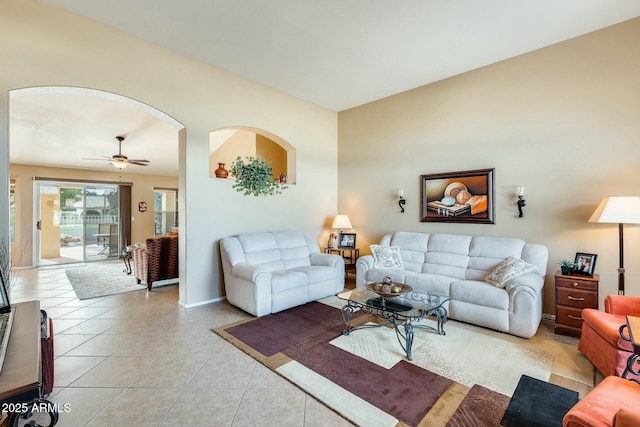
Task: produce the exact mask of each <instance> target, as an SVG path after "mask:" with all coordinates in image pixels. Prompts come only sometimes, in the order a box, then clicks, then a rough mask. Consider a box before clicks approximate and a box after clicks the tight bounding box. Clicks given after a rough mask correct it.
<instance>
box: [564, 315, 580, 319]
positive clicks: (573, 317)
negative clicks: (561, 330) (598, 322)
mask: <svg viewBox="0 0 640 427" xmlns="http://www.w3.org/2000/svg"><path fill="white" fill-rule="evenodd" d="M567 317H568V318H569V319H573V320H582V317H576V316H572V315H570V314H568V315H567Z"/></svg>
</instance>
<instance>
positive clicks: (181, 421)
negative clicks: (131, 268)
mask: <svg viewBox="0 0 640 427" xmlns="http://www.w3.org/2000/svg"><path fill="white" fill-rule="evenodd" d="M132 280H135V279H133V277H132ZM10 296H11V301H12V303H16V302H21V301H30V300H34V299H37V300H40V306H41V308H43V309H45V310H46V311H47V313H48V314H49V316H50V317H51V318H53V328H54V353H55V368H54V369H55V388H54V391H53V393H52V394H51V396H50V400H51V401H52V402H54V403H58V404H60V405H62V404H68V405H67V407H68V408H69V410H68V411H66V412H65V411H62V412H60V420H59V422H58V424H57V426H60V427H68V426H122V425H136V426H187V425H189V426H192V425H202V426H332V427H333V426H350V425H351V424H350V423H349V422H347V421H346V420H344V419H343V418H342V417H340V416H339V415H337V414H336V413H335V412H333V411H331V410H330V409H328V408H327V407H325V406H324V405H323V404H321V403H319V402H318V401H317V400H315V399H314V398H312V397H311V396H309V395H308V394H306V393H304V392H303V391H301V390H300V389H298V388H297V387H295V386H293V385H292V384H290V383H289V382H288V381H286V380H284V379H283V378H281V377H279V376H278V375H277V374H275V373H273V372H272V371H270V370H269V369H268V368H265V367H264V366H262V365H261V364H260V363H258V362H256V361H255V360H254V359H252V358H251V357H249V356H247V355H246V354H245V353H243V352H242V351H240V350H238V349H237V348H235V347H234V346H233V345H231V344H229V343H227V342H226V341H224V340H223V339H222V338H220V337H218V336H217V335H216V334H215V333H213V332H212V331H211V328H215V327H218V326H222V325H225V324H228V323H231V322H234V321H237V320H240V319H243V318H245V317H248V315H247V314H245V313H243V312H242V311H240V310H238V309H236V308H234V307H233V306H231V305H230V304H228V303H226V302H219V303H214V304H208V305H204V306H200V307H194V308H190V309H185V308H183V307H181V306H179V305H178V303H177V301H178V289H177V286H176V285H171V286H165V287H160V288H154V290H153V291H152V292H147V291H136V292H130V293H126V294H120V295H113V296H108V297H103V298H97V299H89V300H82V301H80V300H78V298H77V297H76V295H75V293H74V291H73V288H72V287H71V285H70V284H69V281H68V280H67V277H66V275H65V270H64V267H58V268H41V269H29V270H19V271H18V274H17V278H16V280H15V281H14V284H13V286H12V288H11V290H10Z"/></svg>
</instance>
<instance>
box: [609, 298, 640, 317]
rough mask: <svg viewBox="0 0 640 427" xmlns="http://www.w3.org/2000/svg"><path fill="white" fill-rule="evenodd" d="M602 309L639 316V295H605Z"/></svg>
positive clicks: (612, 312)
mask: <svg viewBox="0 0 640 427" xmlns="http://www.w3.org/2000/svg"><path fill="white" fill-rule="evenodd" d="M604 311H605V312H607V313H611V314H624V315H627V314H629V315H632V316H640V297H632V296H628V295H607V296H606V297H605V298H604Z"/></svg>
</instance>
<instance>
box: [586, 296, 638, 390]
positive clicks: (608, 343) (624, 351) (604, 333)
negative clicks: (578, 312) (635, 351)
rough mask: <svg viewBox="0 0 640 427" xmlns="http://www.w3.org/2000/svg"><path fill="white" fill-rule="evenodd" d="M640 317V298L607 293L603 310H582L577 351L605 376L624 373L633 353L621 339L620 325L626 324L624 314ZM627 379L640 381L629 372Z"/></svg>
mask: <svg viewBox="0 0 640 427" xmlns="http://www.w3.org/2000/svg"><path fill="white" fill-rule="evenodd" d="M627 315H632V316H640V297H632V296H626V295H607V296H606V297H605V299H604V312H602V311H598V310H595V309H592V308H585V309H583V310H582V320H583V321H582V335H581V337H580V342H579V344H578V350H579V351H580V352H582V354H584V355H585V356H586V357H587V359H589V360H590V361H591V363H593V365H594V366H595V367H596V369H598V371H600V372H601V373H602V375H603V376H605V377H607V376H609V375H616V376H618V377H619V376H621V375H622V373H623V372H624V369H625V367H626V366H627V359H628V358H629V356H631V354H632V353H631V350H632V346H631V343H630V342H628V341H625V340H623V339H622V338H620V332H619V330H620V326H622V325H624V324H626V318H625V316H627ZM627 378H635V379H639V380H640V376H635V375H633V374H629V375H628V377H627Z"/></svg>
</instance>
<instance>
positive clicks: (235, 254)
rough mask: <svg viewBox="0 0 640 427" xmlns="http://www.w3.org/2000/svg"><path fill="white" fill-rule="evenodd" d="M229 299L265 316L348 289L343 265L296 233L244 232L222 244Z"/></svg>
mask: <svg viewBox="0 0 640 427" xmlns="http://www.w3.org/2000/svg"><path fill="white" fill-rule="evenodd" d="M220 257H221V258H222V269H223V272H224V285H225V291H226V295H227V300H228V301H229V302H230V303H231V304H233V305H235V306H236V307H239V308H241V309H243V310H244V311H246V312H248V313H251V314H253V315H254V316H258V317H259V316H264V315H265V314H269V313H276V312H278V311H282V310H285V309H287V308H291V307H295V306H297V305H302V304H305V303H307V302H309V301H314V300H317V299H319V298H324V297H327V296H329V295H334V294H336V293H338V292H342V290H343V289H344V260H343V259H342V257H341V256H339V255H330V254H324V253H321V252H320V249H319V248H318V244H317V243H316V241H315V240H313V239H312V238H311V237H310V236H309V235H307V234H305V233H301V232H297V231H276V232H266V233H245V234H239V235H237V236H231V237H225V238H223V239H222V240H221V241H220Z"/></svg>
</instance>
